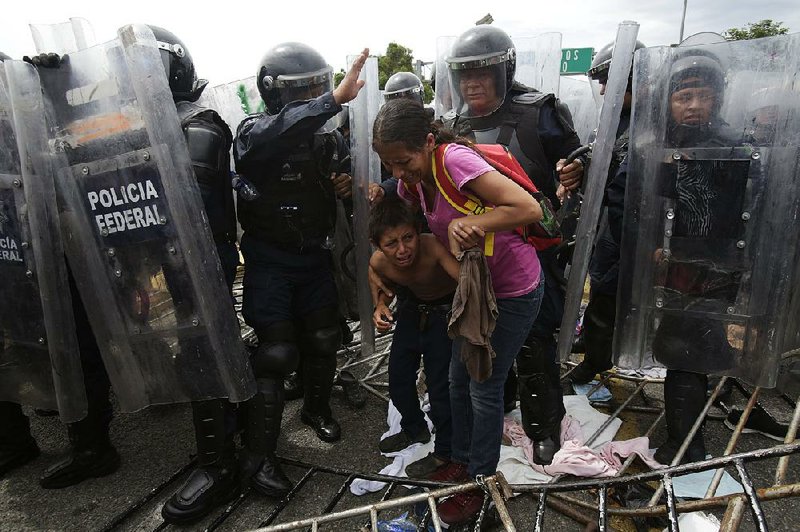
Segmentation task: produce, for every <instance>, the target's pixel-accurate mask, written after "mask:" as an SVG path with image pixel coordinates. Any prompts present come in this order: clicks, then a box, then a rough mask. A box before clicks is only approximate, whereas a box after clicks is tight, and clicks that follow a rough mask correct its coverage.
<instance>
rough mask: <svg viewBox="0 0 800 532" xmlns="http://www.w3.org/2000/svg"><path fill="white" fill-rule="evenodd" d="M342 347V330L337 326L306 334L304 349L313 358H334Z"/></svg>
mask: <svg viewBox="0 0 800 532" xmlns="http://www.w3.org/2000/svg"><path fill="white" fill-rule="evenodd" d="M341 345H342V329H341V328H340V327H339V326H338V325H337V326H333V327H324V328H322V329H314V330H312V331H309V332H308V336H307V337H306V347H307V348H308V354H309V355H311V356H314V357H335V356H336V352H337V351H338V350H339V346H341Z"/></svg>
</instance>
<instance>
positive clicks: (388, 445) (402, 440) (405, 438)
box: [378, 429, 431, 454]
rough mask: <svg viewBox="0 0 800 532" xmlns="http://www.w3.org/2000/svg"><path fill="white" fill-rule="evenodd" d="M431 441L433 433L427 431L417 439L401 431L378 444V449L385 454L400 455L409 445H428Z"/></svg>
mask: <svg viewBox="0 0 800 532" xmlns="http://www.w3.org/2000/svg"><path fill="white" fill-rule="evenodd" d="M429 441H431V433H430V432H428V430H427V429H426V430H425V432H423V433H421V434H420V435H418V436H417V437H415V438H412V437H411V436H409V435H408V433H406V431H404V430H401V431H400V432H398V433H397V434H392V435H391V436H387V437H386V438H384V439H382V440H381V442H380V443H379V444H378V449H380V451H381V452H382V453H384V454H387V453H398V452H400V451H402V450H403V449H405V448H406V447H408V446H409V445H413V444H415V443H428V442H429Z"/></svg>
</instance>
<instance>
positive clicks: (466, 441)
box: [450, 279, 545, 477]
mask: <svg viewBox="0 0 800 532" xmlns="http://www.w3.org/2000/svg"><path fill="white" fill-rule="evenodd" d="M544 284H545V283H544V279H542V281H540V282H539V286H537V287H536V288H535V289H533V290H531V291H530V292H528V293H527V294H525V295H522V296H518V297H513V298H508V299H498V300H497V306H498V309H499V311H500V313H499V315H498V316H497V323H496V325H495V329H494V333H493V334H492V340H491V343H492V348H493V349H494V352H495V358H494V360H493V361H492V376H491V377H489V378H488V379H487V380H486V381H484V382H481V383H478V382H475V381H473V380H472V379H470V377H469V373H467V368H466V365H465V364H464V363H463V362H462V361H461V355H460V352H461V342H462V341H463V340H458V339H457V340H456V341H454V342H453V354H452V357H451V359H450V409H451V411H452V414H453V415H452V417H453V441H452V447H453V450H452V454H451V459H452V460H453V461H454V462H459V463H463V464H467V466H468V467H467V471H468V472H469V475H470V476H472V477H474V476H476V475H492V474H494V472H495V470H496V469H497V462H498V461H499V460H500V444H501V442H502V438H503V385H504V384H505V381H506V377H507V376H508V370H509V368H511V365H512V364H513V363H514V358H516V356H517V353H519V350H520V348H521V347H522V345H523V343H524V342H525V338H527V336H528V332H529V331H530V328H531V325H532V324H533V320H534V319H536V314H537V313H538V312H539V306H540V305H541V302H542V295H543V294H544Z"/></svg>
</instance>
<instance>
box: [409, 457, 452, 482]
mask: <svg viewBox="0 0 800 532" xmlns="http://www.w3.org/2000/svg"><path fill="white" fill-rule="evenodd" d="M448 461H449V460H445V459H444V458H439V457H438V456H436V455H435V454H433V453H428V454H427V456H425V458H420V459H419V460H417V461H416V462H411V463H410V464H408V465H407V466H406V475H408V476H409V477H410V478H428V475H431V474H432V473H433V472H434V471H436V470H437V469H439V468H440V467H442V466H443V465H445V464H447V463H448Z"/></svg>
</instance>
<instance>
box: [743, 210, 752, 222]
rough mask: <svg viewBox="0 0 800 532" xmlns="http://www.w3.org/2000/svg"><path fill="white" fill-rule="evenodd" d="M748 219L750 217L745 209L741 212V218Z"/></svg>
mask: <svg viewBox="0 0 800 532" xmlns="http://www.w3.org/2000/svg"><path fill="white" fill-rule="evenodd" d="M749 219H750V213H749V212H747V211H745V212H743V213H742V220H744V221H745V222H746V221H747V220H749Z"/></svg>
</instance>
